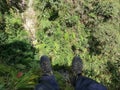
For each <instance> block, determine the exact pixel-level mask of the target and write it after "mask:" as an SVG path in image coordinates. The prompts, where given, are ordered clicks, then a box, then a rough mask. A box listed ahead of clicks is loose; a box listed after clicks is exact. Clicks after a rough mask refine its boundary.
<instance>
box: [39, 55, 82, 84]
mask: <svg viewBox="0 0 120 90" xmlns="http://www.w3.org/2000/svg"><path fill="white" fill-rule="evenodd" d="M40 66H41V69H42V72H43V75H48V76H49V75H53V72H52V67H51V62H50V58H49V57H48V56H46V55H44V56H42V57H41V58H40ZM82 68H83V62H82V59H81V58H80V57H79V56H75V57H74V58H73V60H72V72H73V75H75V76H77V75H81V73H82ZM72 83H73V82H72Z"/></svg>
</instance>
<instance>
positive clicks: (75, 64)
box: [71, 56, 83, 86]
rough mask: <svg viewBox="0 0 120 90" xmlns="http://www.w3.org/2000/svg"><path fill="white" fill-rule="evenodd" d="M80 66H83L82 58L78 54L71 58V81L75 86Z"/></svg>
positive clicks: (80, 73)
mask: <svg viewBox="0 0 120 90" xmlns="http://www.w3.org/2000/svg"><path fill="white" fill-rule="evenodd" d="M82 68H83V62H82V59H81V58H80V57H79V56H75V57H74V58H73V60H72V72H73V78H72V79H71V83H72V85H73V86H75V83H76V80H77V78H78V76H80V75H82Z"/></svg>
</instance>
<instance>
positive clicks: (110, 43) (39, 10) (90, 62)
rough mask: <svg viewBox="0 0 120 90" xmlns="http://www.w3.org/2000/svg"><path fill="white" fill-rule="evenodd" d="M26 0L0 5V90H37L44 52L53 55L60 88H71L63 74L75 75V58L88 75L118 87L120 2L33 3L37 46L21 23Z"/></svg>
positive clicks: (69, 0) (43, 0)
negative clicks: (72, 73) (73, 63)
mask: <svg viewBox="0 0 120 90" xmlns="http://www.w3.org/2000/svg"><path fill="white" fill-rule="evenodd" d="M23 1H25V0H18V1H17V2H16V0H1V1H0V90H23V89H25V90H26V89H28V90H30V89H33V88H34V85H35V84H36V83H37V79H38V78H39V77H40V76H41V70H40V69H39V63H38V61H39V57H40V56H41V55H43V54H46V55H48V56H50V57H51V59H52V65H53V68H54V70H55V71H54V73H55V76H56V78H57V80H58V83H59V85H60V87H61V89H62V90H73V87H72V86H71V84H70V83H69V78H68V77H66V78H64V77H63V75H61V74H60V73H59V71H61V70H62V71H64V72H66V71H69V72H68V73H69V76H71V71H70V66H71V61H72V58H73V56H75V55H80V56H81V58H82V59H83V62H84V70H83V74H84V75H85V76H87V77H90V78H92V79H94V80H96V81H98V82H100V83H102V84H104V85H105V86H107V87H108V89H109V90H119V89H120V85H119V83H120V77H119V76H120V27H119V25H120V23H119V22H120V18H119V16H120V12H119V10H120V5H119V0H114V1H113V0H34V4H33V7H34V10H35V12H36V17H37V24H36V39H37V43H36V44H35V45H33V44H32V43H31V39H30V37H29V35H28V32H27V31H26V30H25V28H24V25H23V23H24V20H23V19H22V15H21V14H22V13H24V12H25V10H26V9H27V8H28V7H27V2H29V0H26V2H24V3H23ZM56 70H57V71H56ZM64 83H65V84H64Z"/></svg>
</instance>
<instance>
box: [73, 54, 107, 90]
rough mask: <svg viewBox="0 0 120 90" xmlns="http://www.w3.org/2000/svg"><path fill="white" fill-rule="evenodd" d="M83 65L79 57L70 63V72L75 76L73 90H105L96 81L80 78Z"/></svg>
mask: <svg viewBox="0 0 120 90" xmlns="http://www.w3.org/2000/svg"><path fill="white" fill-rule="evenodd" d="M82 68H83V63H82V59H81V58H80V57H79V56H75V57H74V58H73V61H72V70H73V73H74V76H75V79H74V83H73V84H74V86H75V90H107V89H106V87H105V86H103V85H101V84H99V83H97V82H96V81H94V80H92V79H90V78H87V77H84V76H82Z"/></svg>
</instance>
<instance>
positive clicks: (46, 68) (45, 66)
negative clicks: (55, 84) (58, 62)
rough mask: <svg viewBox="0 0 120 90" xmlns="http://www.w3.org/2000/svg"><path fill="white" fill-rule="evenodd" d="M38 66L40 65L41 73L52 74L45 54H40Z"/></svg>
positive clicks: (48, 59)
mask: <svg viewBox="0 0 120 90" xmlns="http://www.w3.org/2000/svg"><path fill="white" fill-rule="evenodd" d="M40 66H41V69H42V72H43V75H52V74H53V72H52V67H51V62H50V58H49V57H48V56H45V55H43V56H41V58H40Z"/></svg>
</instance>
